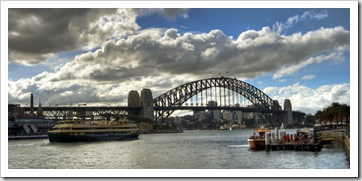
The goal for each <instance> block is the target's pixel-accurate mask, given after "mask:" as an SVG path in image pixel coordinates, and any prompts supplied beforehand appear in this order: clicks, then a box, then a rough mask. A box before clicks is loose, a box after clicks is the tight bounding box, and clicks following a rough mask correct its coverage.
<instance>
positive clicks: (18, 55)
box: [8, 8, 138, 64]
mask: <svg viewBox="0 0 362 181" xmlns="http://www.w3.org/2000/svg"><path fill="white" fill-rule="evenodd" d="M116 14H118V15H122V12H120V11H118V10H117V9H57V8H56V9H9V17H8V18H9V61H10V62H17V63H25V64H36V63H38V62H41V61H44V60H46V59H47V58H50V57H52V56H55V55H56V54H57V53H59V52H64V51H73V50H77V49H80V48H84V47H85V46H93V45H99V44H100V42H103V41H104V40H105V39H106V38H111V37H113V36H119V35H122V34H127V33H129V32H132V31H134V30H136V29H138V26H137V25H136V24H135V23H134V19H132V18H130V20H129V22H127V21H128V19H127V18H123V19H122V18H119V19H117V18H114V17H112V16H115V15H116ZM130 17H131V16H130ZM127 23H129V24H127ZM117 25H118V26H117ZM110 26H116V27H121V28H123V30H121V31H123V32H118V34H115V35H114V34H113V33H115V30H114V29H112V28H109V27H110Z"/></svg>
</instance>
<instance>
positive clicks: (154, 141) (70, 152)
mask: <svg viewBox="0 0 362 181" xmlns="http://www.w3.org/2000/svg"><path fill="white" fill-rule="evenodd" d="M252 133H253V130H236V131H186V132H184V133H177V134H143V135H140V139H139V140H133V141H112V142H92V143H49V141H48V140H47V139H43V140H42V139H37V140H12V141H9V146H8V149H9V154H8V158H9V162H8V163H9V168H10V169H11V168H50V169H67V168H78V169H80V168H86V169H88V168H96V169H102V168H106V169H129V168H137V169H148V168H158V169H168V168H172V169H179V168H182V169H184V168H186V169H200V168H205V169H276V168H278V169H279V168H286V169H315V168H317V169H319V168H321V169H348V168H349V163H348V161H347V157H346V155H345V153H344V150H343V144H342V143H341V142H338V141H334V142H333V144H330V145H326V146H325V147H324V148H323V149H322V150H321V151H320V152H303V151H269V152H267V151H263V150H261V151H252V150H250V149H249V147H248V142H247V138H248V137H249V136H250V135H251V134H252Z"/></svg>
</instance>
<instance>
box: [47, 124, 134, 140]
mask: <svg viewBox="0 0 362 181" xmlns="http://www.w3.org/2000/svg"><path fill="white" fill-rule="evenodd" d="M139 134H140V132H139V130H138V127H137V125H136V124H134V123H131V122H130V121H128V120H127V119H123V120H117V121H106V120H97V121H96V120H67V121H61V122H58V124H56V125H55V126H54V127H53V128H52V129H50V130H49V131H48V138H49V141H50V142H88V141H117V140H134V139H138V136H139Z"/></svg>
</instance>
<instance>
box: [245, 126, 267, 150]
mask: <svg viewBox="0 0 362 181" xmlns="http://www.w3.org/2000/svg"><path fill="white" fill-rule="evenodd" d="M267 132H270V130H269V129H267V128H260V129H258V130H255V132H254V134H253V135H252V136H250V137H249V139H248V142H249V147H250V149H252V150H265V133H267Z"/></svg>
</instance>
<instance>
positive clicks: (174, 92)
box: [154, 77, 281, 125]
mask: <svg viewBox="0 0 362 181" xmlns="http://www.w3.org/2000/svg"><path fill="white" fill-rule="evenodd" d="M212 88H215V90H216V88H219V89H220V90H219V95H218V97H217V95H216V91H214V96H215V97H216V98H215V99H216V100H217V99H219V100H220V103H221V97H222V95H221V92H222V91H221V88H224V96H225V95H226V94H225V89H228V90H231V91H234V92H236V93H237V94H240V95H242V96H243V97H245V98H246V99H248V100H249V101H250V102H251V103H252V104H253V105H254V106H255V108H256V109H257V110H259V111H258V112H261V113H262V114H263V115H264V116H265V118H266V119H267V120H268V121H269V123H270V124H272V125H274V124H275V123H276V122H277V120H276V112H280V110H281V107H280V105H279V104H278V103H277V102H276V101H274V100H273V99H271V98H270V97H269V96H268V95H266V94H265V93H264V92H262V91H261V90H260V89H258V88H256V87H254V86H253V85H251V84H248V83H246V82H243V81H240V80H237V79H236V78H228V77H218V78H209V79H202V80H197V81H193V82H189V83H186V84H183V85H180V86H178V87H176V88H174V89H171V90H169V91H167V92H166V93H164V94H162V95H160V96H158V97H156V98H155V99H154V108H155V111H156V115H155V119H156V121H157V120H160V119H164V118H167V117H169V116H170V115H171V114H172V113H173V112H174V111H175V110H176V109H177V107H181V106H182V105H183V104H184V103H185V102H186V101H187V100H189V99H191V98H192V97H193V96H196V95H197V94H199V93H201V95H202V93H203V91H207V90H209V91H210V89H211V90H212ZM207 95H208V94H207V92H206V96H207ZM211 96H212V95H211ZM201 97H202V96H201ZM212 97H213V96H212ZM224 100H225V97H224ZM229 102H230V101H229ZM162 107H167V108H175V109H159V108H162ZM221 109H222V108H221ZM273 112H274V113H273Z"/></svg>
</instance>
